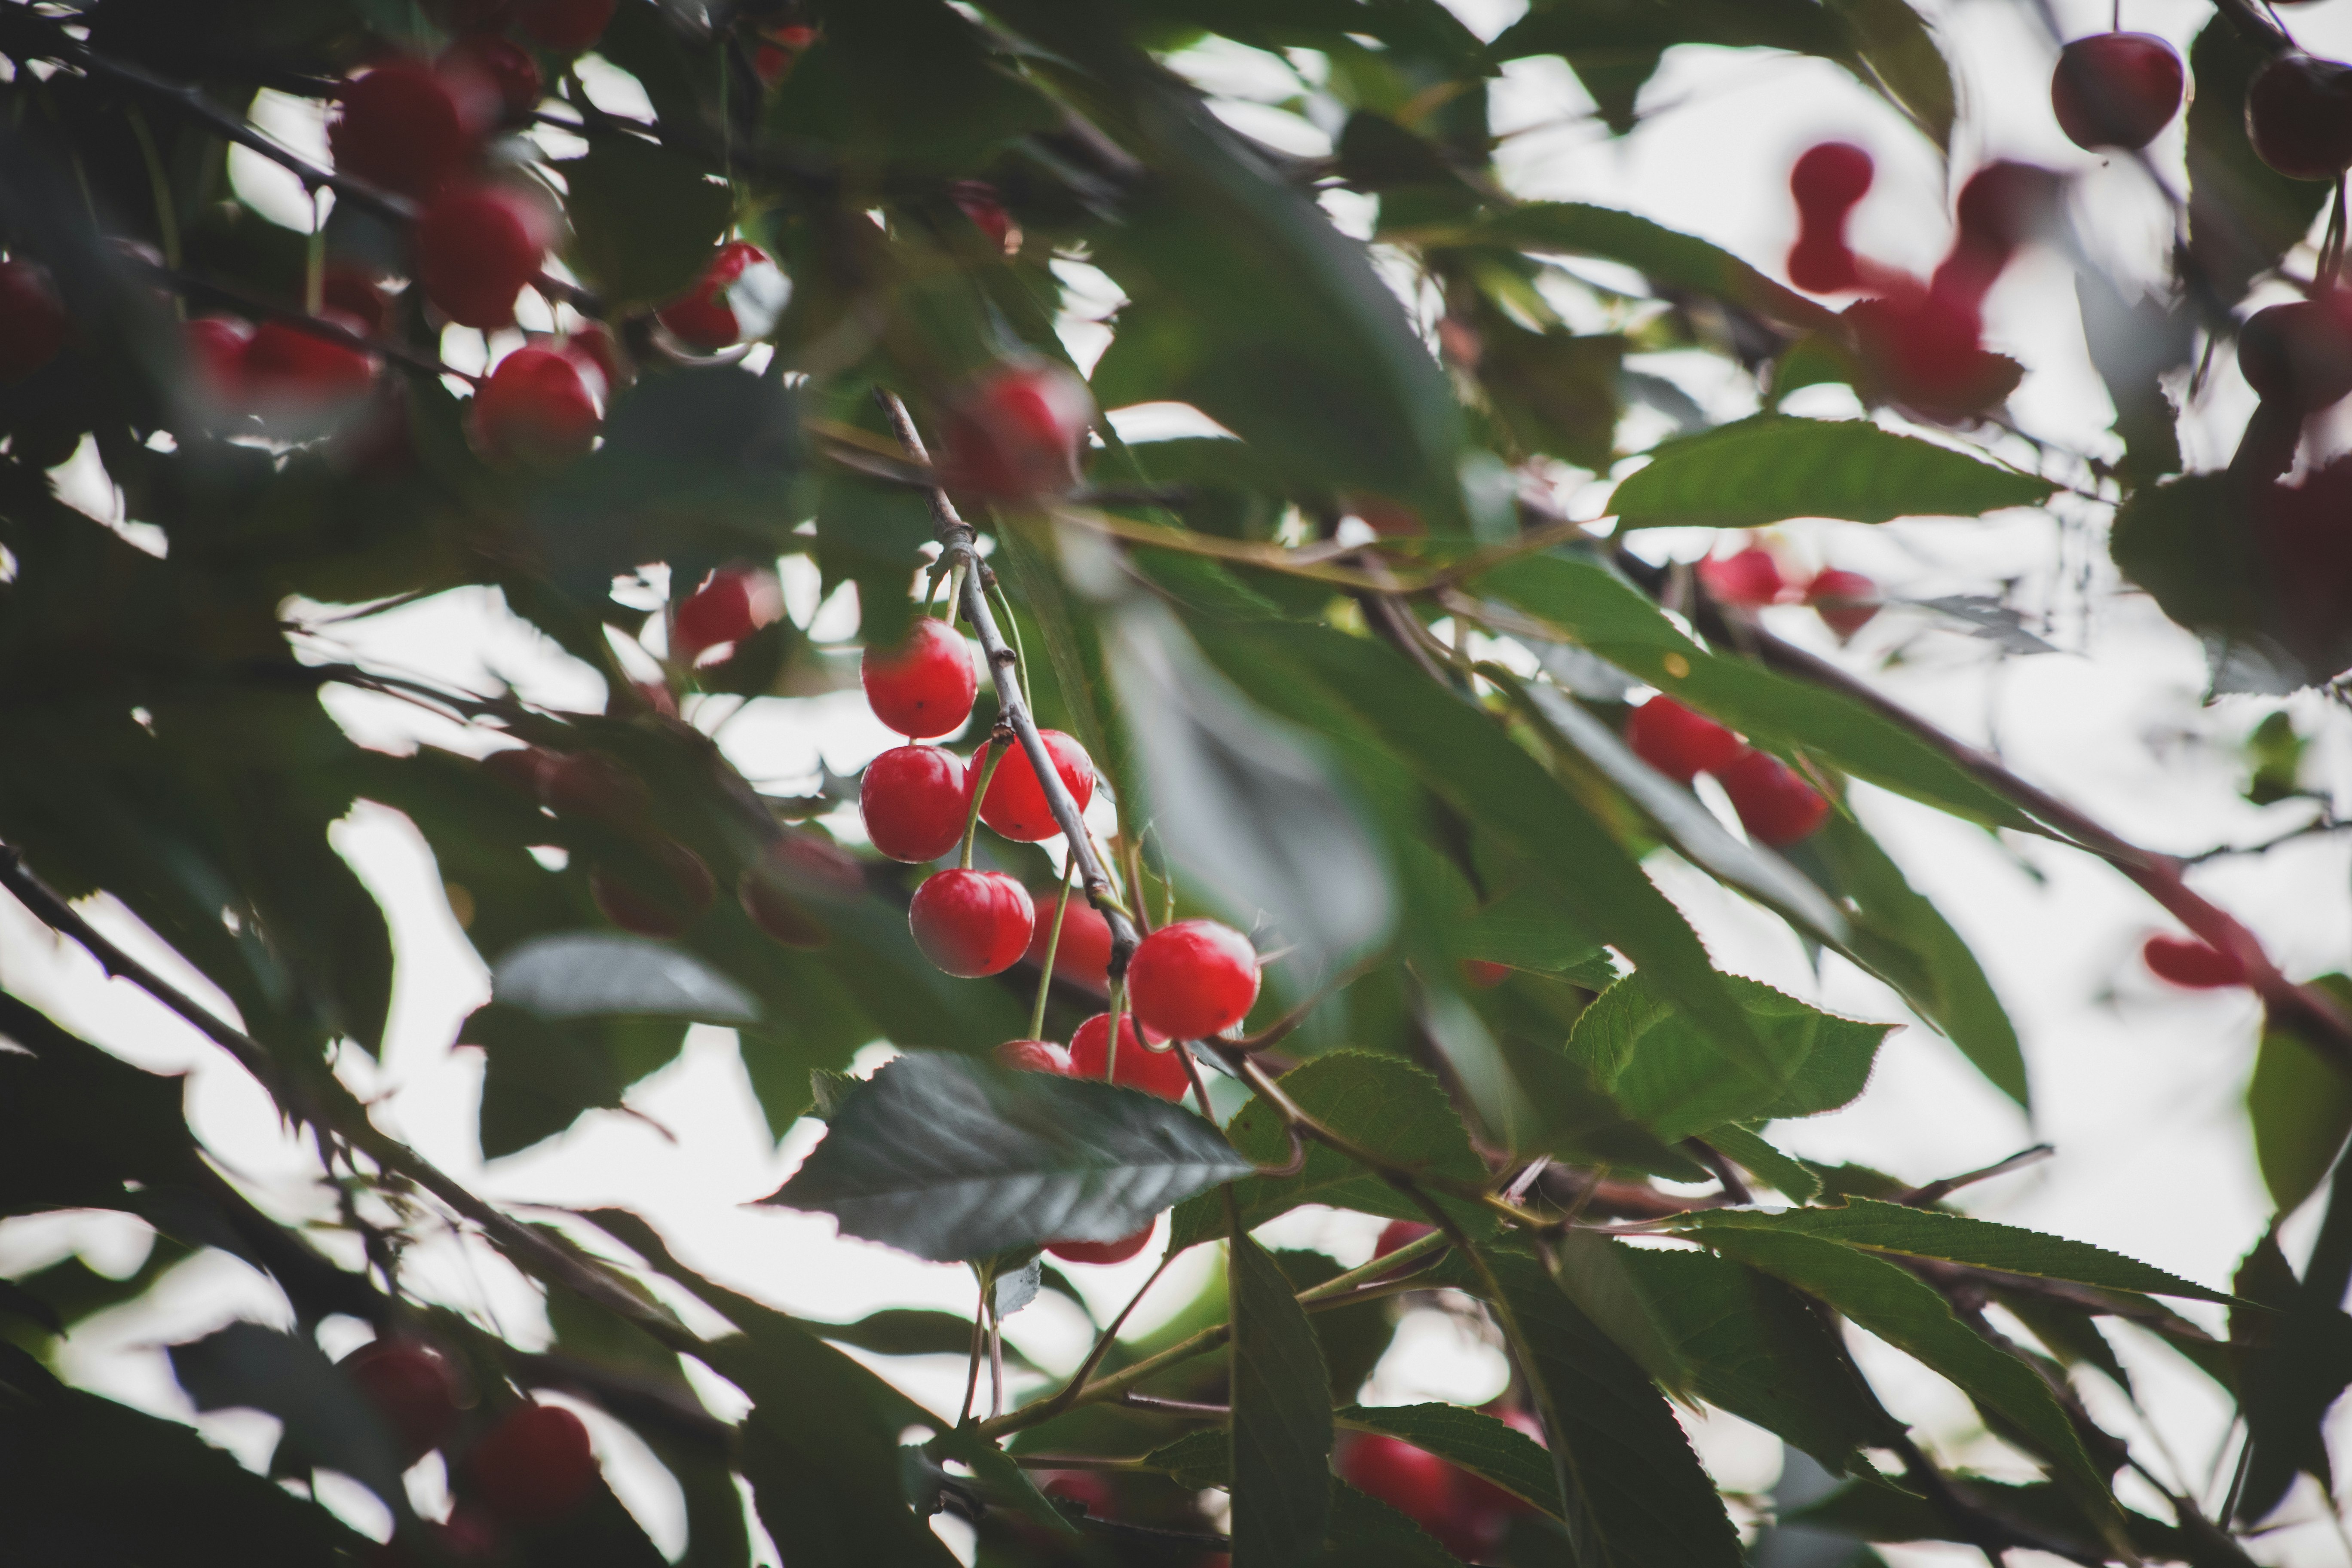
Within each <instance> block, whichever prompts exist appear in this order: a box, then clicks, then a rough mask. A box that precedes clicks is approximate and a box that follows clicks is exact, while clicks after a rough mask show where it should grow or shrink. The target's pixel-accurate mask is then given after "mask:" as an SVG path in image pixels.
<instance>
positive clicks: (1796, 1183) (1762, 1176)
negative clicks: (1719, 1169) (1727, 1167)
mask: <svg viewBox="0 0 2352 1568" xmlns="http://www.w3.org/2000/svg"><path fill="white" fill-rule="evenodd" d="M1705 1141H1706V1143H1707V1144H1708V1145H1709V1146H1710V1147H1712V1148H1713V1149H1714V1150H1715V1152H1717V1153H1718V1154H1721V1155H1723V1156H1725V1157H1726V1158H1727V1159H1729V1160H1730V1161H1732V1162H1733V1163H1736V1164H1738V1165H1739V1166H1741V1167H1743V1168H1744V1169H1745V1170H1746V1171H1747V1172H1748V1174H1749V1175H1751V1176H1754V1177H1756V1178H1757V1179H1758V1180H1759V1181H1761V1182H1764V1183H1766V1184H1769V1185H1770V1186H1771V1187H1772V1188H1773V1189H1774V1190H1776V1191H1778V1192H1780V1193H1781V1194H1785V1195H1786V1196H1787V1197H1789V1198H1790V1199H1791V1200H1793V1201H1794V1202H1797V1203H1801V1204H1809V1203H1811V1202H1812V1201H1813V1199H1815V1198H1817V1197H1819V1196H1820V1195H1821V1191H1822V1179H1821V1177H1819V1176H1818V1175H1815V1174H1814V1173H1813V1171H1812V1169H1811V1167H1810V1166H1809V1165H1807V1164H1806V1163H1804V1162H1803V1161H1802V1160H1799V1159H1796V1158H1794V1157H1793V1156H1790V1155H1788V1154H1784V1153H1782V1152H1780V1150H1778V1149H1776V1148H1774V1147H1773V1146H1772V1145H1771V1144H1769V1143H1767V1142H1765V1141H1764V1140H1763V1139H1762V1138H1760V1137H1759V1136H1758V1135H1757V1134H1756V1132H1755V1131H1754V1130H1753V1129H1752V1128H1747V1127H1742V1126H1740V1125H1739V1124H1738V1122H1736V1121H1727V1122H1725V1123H1724V1124H1723V1125H1722V1126H1720V1127H1710V1128H1708V1129H1707V1130H1706V1137H1705Z"/></svg>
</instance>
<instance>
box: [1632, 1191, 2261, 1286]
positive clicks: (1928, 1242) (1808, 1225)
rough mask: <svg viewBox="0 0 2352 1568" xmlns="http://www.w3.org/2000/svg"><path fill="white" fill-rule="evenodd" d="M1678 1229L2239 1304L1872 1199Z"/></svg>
mask: <svg viewBox="0 0 2352 1568" xmlns="http://www.w3.org/2000/svg"><path fill="white" fill-rule="evenodd" d="M1675 1225H1676V1226H1678V1227H1681V1228H1685V1229H1689V1230H1693V1231H1709V1232H1712V1231H1715V1230H1720V1229H1740V1230H1748V1229H1755V1230H1769V1231H1774V1232H1777V1233H1780V1234H1782V1235H1799V1236H1818V1237H1825V1238H1827V1239H1829V1240H1832V1241H1835V1242H1838V1243H1840V1244H1842V1245H1843V1246H1846V1247H1856V1248H1860V1249H1862V1250H1864V1251H1870V1252H1885V1253H1892V1254H1895V1255H1897V1256H1900V1257H1905V1258H1937V1259H1940V1260H1941V1261H1943V1262H1946V1263H1958V1264H1963V1265H1966V1266H1967V1267H1969V1268H1990V1269H1993V1270H1996V1271H1998V1272H2000V1273H2002V1274H2022V1275H2024V1276H2026V1277H2027V1278H2029V1279H2060V1280H2064V1281H2066V1282H2067V1283H2069V1284H2074V1285H2088V1286H2090V1287H2091V1288H2092V1289H2098V1290H2125V1291H2131V1292H2136V1293H2138V1294H2143V1295H2149V1296H2185V1297H2189V1298H2190V1299H2192V1300H2199V1301H2218V1302H2221V1303H2222V1304H2223V1305H2225V1306H2226V1305H2229V1304H2230V1303H2231V1302H2232V1301H2233V1300H2235V1298H2233V1297H2231V1296H2230V1295H2228V1294H2227V1293H2225V1292H2223V1291H2220V1290H2212V1289H2207V1288H2206V1287H2204V1286H2202V1285H2192V1284H2191V1283H2189V1281H2188V1280H2186V1279H2181V1278H2179V1276H2178V1275H2174V1274H2168V1273H2166V1272H2165V1271H2164V1270H2163V1269H2161V1268H2154V1267H2151V1266H2150V1265H2148V1264H2146V1263H2142V1262H2140V1261H2139V1260H2138V1259H2137V1258H2126V1257H2125V1256H2124V1255H2123V1254H2121V1253H2119V1252H2109V1251H2108V1250H2107V1249H2106V1248H2105V1247H2093V1246H2092V1245H2091V1244H2090V1243H2088V1242H2086V1241H2070V1240H2068V1239H2067V1238H2066V1237H2060V1236H2044V1235H2042V1233H2041V1232H2039V1231H2032V1230H2024V1229H2021V1228H2020V1227H2019V1226H2013V1225H1999V1224H1996V1223H1994V1222H1993V1221H1991V1220H1987V1219H1971V1218H1969V1216H1967V1215H1956V1214H1945V1213H1943V1212H1941V1211H1939V1210H1936V1209H1919V1208H1911V1207H1908V1206H1906V1205H1902V1204H1889V1203H1880V1202H1878V1201H1877V1200H1875V1199H1874V1198H1850V1199H1848V1200H1847V1201H1846V1202H1845V1204H1844V1205H1843V1206H1841V1207H1838V1208H1815V1209H1790V1210H1789V1211H1787V1212H1786V1213H1783V1214H1776V1215H1768V1214H1761V1213H1758V1212H1756V1211H1753V1210H1745V1211H1738V1212H1734V1211H1732V1210H1727V1209H1726V1210H1716V1211H1711V1212H1709V1213H1706V1214H1703V1215H1689V1216H1686V1217H1685V1218H1684V1219H1679V1220H1676V1221H1675ZM1698 1239H1701V1240H1704V1239H1706V1238H1705V1237H1699V1238H1698ZM1707 1245H1709V1246H1712V1245H1713V1243H1712V1242H1708V1243H1707Z"/></svg>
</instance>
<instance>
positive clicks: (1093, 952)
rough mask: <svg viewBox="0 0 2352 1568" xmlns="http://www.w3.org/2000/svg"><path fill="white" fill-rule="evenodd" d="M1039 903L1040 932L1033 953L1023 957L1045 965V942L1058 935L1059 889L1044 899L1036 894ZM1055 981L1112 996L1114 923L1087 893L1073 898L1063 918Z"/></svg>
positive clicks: (1056, 946) (1056, 947)
mask: <svg viewBox="0 0 2352 1568" xmlns="http://www.w3.org/2000/svg"><path fill="white" fill-rule="evenodd" d="M1031 897H1033V898H1034V899H1036V901H1037V929H1036V931H1035V932H1034V933H1033V934H1032V935H1031V936H1030V938H1029V951H1028V952H1025V953H1024V954H1023V955H1022V956H1023V957H1024V958H1026V959H1027V960H1028V961H1029V962H1030V963H1034V964H1038V965H1040V966H1042V965H1043V964H1044V963H1045V943H1046V942H1048V941H1049V940H1051V939H1052V937H1053V935H1054V913H1053V908H1054V902H1053V901H1054V900H1055V899H1056V898H1058V897H1060V893H1059V891H1058V890H1055V891H1053V892H1048V893H1045V894H1044V895H1042V896H1040V895H1037V894H1034V893H1033V894H1032V895H1031ZM1054 978H1055V979H1056V980H1066V981H1068V982H1069V983H1070V984H1073V985H1077V986H1083V987H1084V988H1085V989H1087V990H1088V991H1091V992H1093V993H1095V994H1097V995H1098V996H1108V995H1109V994H1110V921H1107V920H1105V919H1103V916H1102V911H1101V910H1097V909H1096V908H1095V907H1094V905H1092V904H1090V903H1088V902H1087V896H1086V895H1085V894H1084V893H1076V892H1074V893H1072V894H1071V895H1070V907H1069V909H1068V910H1066V912H1065V913H1064V914H1063V916H1062V936H1061V940H1060V941H1059V942H1055V943H1054Z"/></svg>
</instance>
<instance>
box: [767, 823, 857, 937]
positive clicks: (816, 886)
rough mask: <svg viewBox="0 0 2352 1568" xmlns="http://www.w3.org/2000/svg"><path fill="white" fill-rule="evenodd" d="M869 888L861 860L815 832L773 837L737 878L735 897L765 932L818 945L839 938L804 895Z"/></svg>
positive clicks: (839, 894)
mask: <svg viewBox="0 0 2352 1568" xmlns="http://www.w3.org/2000/svg"><path fill="white" fill-rule="evenodd" d="M865 889H866V879H865V876H864V874H863V873H862V872H861V871H860V869H859V868H858V865H857V862H856V860H854V859H852V858H850V857H849V856H848V855H847V854H845V853H844V852H843V851H842V850H841V849H840V848H838V847H835V846H834V845H832V844H829V843H827V842H825V841H824V839H822V838H819V837H816V836H815V835H814V834H810V833H792V832H787V833H785V834H784V835H783V836H782V837H778V838H773V839H771V840H770V841H769V842H768V844H767V845H766V847H763V848H762V849H761V851H760V855H759V858H757V859H755V860H753V861H752V862H751V864H750V865H747V866H745V867H744V868H743V870H742V872H741V874H740V875H739V876H738V877H737V878H736V879H735V900H736V901H737V902H738V903H740V904H741V905H742V906H743V913H744V914H745V915H746V916H747V917H748V918H749V919H750V920H751V923H752V924H753V925H755V926H757V927H759V928H760V931H761V934H762V935H764V936H766V937H767V938H768V939H769V940H770V941H772V942H777V943H778V944H780V945H782V946H784V947H791V948H799V949H802V950H803V951H814V950H815V949H817V948H821V947H824V946H827V945H828V944H830V943H831V942H832V941H833V933H832V932H831V931H827V930H825V928H824V925H823V924H822V923H821V922H820V921H818V920H817V919H816V917H815V916H814V915H812V914H810V913H809V912H808V910H806V909H805V908H803V906H802V904H801V901H800V899H799V897H798V895H800V894H802V893H804V892H812V891H814V892H816V893H818V894H821V895H823V896H825V897H828V898H855V897H856V896H858V895H859V894H861V893H863V892H864V891H865Z"/></svg>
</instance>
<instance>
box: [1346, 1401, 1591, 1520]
mask: <svg viewBox="0 0 2352 1568" xmlns="http://www.w3.org/2000/svg"><path fill="white" fill-rule="evenodd" d="M1338 1419H1339V1424H1340V1425H1341V1426H1346V1427H1348V1428H1349V1429H1350V1430H1352V1431H1358V1432H1385V1433H1387V1434H1388V1435H1389V1436H1391V1437H1401V1438H1402V1439H1403V1440H1404V1441H1406V1442H1408V1443H1410V1444H1412V1446H1413V1447H1416V1448H1422V1449H1425V1450H1427V1451H1428V1452H1430V1453H1433V1454H1434V1455H1436V1456H1437V1457H1438V1458H1441V1459H1446V1460H1450V1461H1452V1462H1453V1463H1454V1464H1456V1465H1459V1466H1461V1467H1462V1468H1464V1469H1465V1470H1468V1471H1469V1472H1470V1473H1471V1474H1473V1475H1475V1476H1481V1477H1484V1478H1485V1479H1487V1480H1489V1481H1492V1482H1494V1484H1495V1485H1496V1486H1498V1487H1500V1488H1502V1489H1504V1490H1505V1491H1507V1492H1509V1493H1510V1494H1511V1495H1512V1496H1513V1497H1516V1498H1517V1499H1519V1500H1521V1501H1523V1502H1526V1503H1528V1504H1529V1505H1530V1506H1532V1507H1534V1508H1537V1509H1539V1510H1542V1511H1543V1512H1545V1513H1548V1514H1550V1515H1551V1516H1552V1517H1553V1518H1554V1519H1558V1518H1559V1476H1558V1474H1557V1473H1555V1472H1554V1470H1553V1469H1552V1465H1551V1456H1550V1455H1549V1454H1547V1453H1545V1452H1544V1450H1543V1446H1542V1445H1541V1444H1539V1443H1538V1442H1537V1441H1536V1440H1535V1439H1534V1438H1532V1437H1530V1436H1528V1435H1527V1434H1526V1433H1524V1432H1522V1431H1520V1430H1519V1429H1518V1428H1517V1427H1516V1426H1511V1425H1509V1424H1508V1423H1507V1422H1504V1421H1498V1420H1496V1418H1495V1417H1494V1416H1492V1415H1487V1414H1486V1413H1485V1412H1484V1411H1479V1410H1470V1409H1466V1408H1465V1407H1464V1406H1462V1405H1349V1406H1348V1407H1347V1408H1345V1409H1343V1410H1341V1411H1340V1412H1339V1416H1338Z"/></svg>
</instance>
